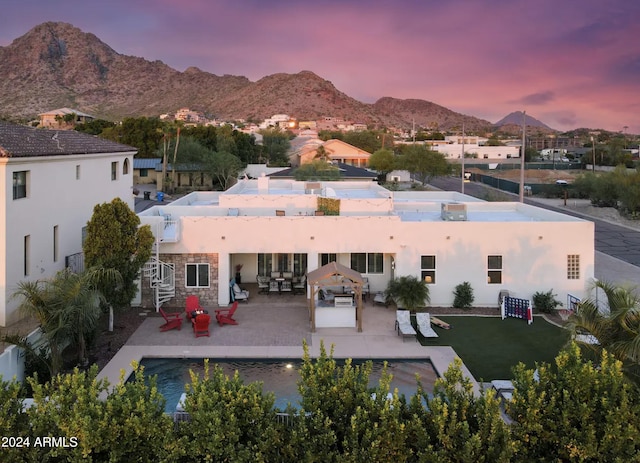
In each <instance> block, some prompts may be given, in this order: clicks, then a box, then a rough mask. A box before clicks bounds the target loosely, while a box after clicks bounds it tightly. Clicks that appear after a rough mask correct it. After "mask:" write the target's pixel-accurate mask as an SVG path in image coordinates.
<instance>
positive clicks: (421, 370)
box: [140, 358, 437, 413]
mask: <svg viewBox="0 0 640 463" xmlns="http://www.w3.org/2000/svg"><path fill="white" fill-rule="evenodd" d="M363 362H364V360H360V361H358V360H353V363H354V364H358V363H363ZM383 362H384V360H373V371H372V372H371V376H370V377H369V386H370V387H376V386H377V384H378V380H379V379H380V376H381V374H382V368H383ZM140 364H141V365H142V366H144V372H145V376H152V375H157V387H158V391H159V392H160V393H161V394H162V395H163V397H164V398H165V400H166V401H167V402H166V406H165V411H166V412H167V413H173V412H174V411H175V409H176V405H178V401H179V400H180V395H181V394H182V393H183V392H185V389H184V386H185V384H187V383H190V382H191V377H190V375H189V370H192V371H193V372H194V373H196V374H198V375H199V376H202V374H203V372H204V360H203V359H169V358H143V359H142V360H141V362H140ZM214 364H217V365H219V366H220V367H221V368H222V370H223V371H224V373H225V374H226V375H228V376H232V375H233V374H234V373H235V371H236V370H237V371H238V373H239V374H240V377H241V378H242V380H243V381H244V383H245V384H248V383H252V382H256V381H262V383H263V386H262V390H263V391H265V392H267V391H269V392H273V393H274V394H275V407H276V408H278V409H280V410H284V409H285V408H286V407H287V404H288V403H290V404H291V405H293V406H294V407H298V403H299V401H300V395H299V394H298V385H297V383H298V381H299V380H300V375H299V373H298V369H299V368H300V366H301V365H302V362H301V361H300V360H293V359H269V360H255V359H224V360H217V359H210V360H209V368H213V365H214ZM339 364H340V363H339ZM387 371H388V372H389V373H391V375H393V380H392V382H391V390H392V391H393V390H394V389H395V388H397V389H398V392H399V393H400V394H404V396H405V397H406V398H407V400H409V398H410V397H411V396H412V395H414V394H415V393H416V388H417V383H416V380H415V375H416V374H418V375H419V376H420V381H421V382H422V385H423V387H424V389H425V392H426V393H428V394H431V393H432V392H433V384H434V382H435V380H436V379H437V373H436V372H435V370H434V368H433V365H432V364H431V362H430V361H429V360H428V359H417V360H397V359H394V360H391V361H388V364H387Z"/></svg>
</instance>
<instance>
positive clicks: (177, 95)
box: [0, 22, 551, 132]
mask: <svg viewBox="0 0 640 463" xmlns="http://www.w3.org/2000/svg"><path fill="white" fill-rule="evenodd" d="M0 101H2V105H1V107H0V117H2V118H5V119H22V120H24V119H27V120H28V119H30V118H35V117H36V116H37V114H39V113H42V112H46V111H49V110H52V109H57V108H61V107H70V108H74V109H78V110H80V111H83V112H86V113H89V114H91V115H93V116H95V117H98V118H101V119H108V120H119V119H122V118H123V117H139V116H158V115H160V114H163V113H173V112H175V111H176V110H177V109H179V108H183V107H188V108H190V109H192V110H196V111H201V112H203V113H205V114H206V115H208V116H210V117H215V118H218V119H224V120H231V119H245V120H253V121H260V120H263V119H265V118H267V117H270V116H272V115H273V114H289V115H291V116H293V117H296V118H297V119H299V120H315V119H319V118H322V117H324V116H334V117H340V118H343V119H345V120H351V121H355V122H363V123H366V124H371V125H377V126H387V127H400V128H411V127H412V126H413V125H414V124H415V127H426V128H438V129H440V130H450V129H452V128H456V127H458V128H459V127H462V125H463V124H464V125H465V128H466V129H467V130H469V131H476V132H482V131H490V130H492V129H495V127H494V125H493V124H492V123H491V122H489V121H486V120H483V119H479V118H476V117H473V116H469V115H463V114H460V113H456V112H454V111H451V110H450V109H447V108H445V107H443V106H440V105H437V104H435V103H432V102H429V101H425V100H419V99H405V100H401V99H396V98H391V97H383V98H380V99H379V100H378V101H376V102H375V103H373V104H367V103H362V102H360V101H357V100H355V99H354V98H351V97H350V96H348V95H346V94H344V93H342V92H340V91H339V90H338V89H336V88H335V87H334V85H333V84H332V83H331V82H330V81H328V80H325V79H323V78H322V77H320V76H318V75H316V74H314V73H313V72H311V71H301V72H299V73H297V74H284V73H279V74H273V75H269V76H266V77H264V78H262V79H260V80H258V81H257V82H251V81H250V80H249V79H247V78H246V77H243V76H232V75H223V76H217V75H215V74H211V73H208V72H204V71H202V70H200V69H198V68H196V67H190V68H188V69H186V70H185V71H184V72H179V71H177V70H175V69H173V68H171V67H169V66H167V65H166V64H164V63H163V62H162V61H147V60H145V59H144V58H140V57H134V56H126V55H122V54H120V53H117V52H116V51H114V50H113V49H112V48H111V47H109V46H108V45H107V44H105V43H104V42H102V41H101V40H100V39H99V38H98V37H96V36H95V35H94V34H91V33H86V32H83V31H81V30H80V29H78V28H77V27H74V26H73V25H71V24H67V23H61V22H46V23H43V24H40V25H38V26H36V27H34V28H33V29H31V30H30V31H29V32H27V33H26V34H25V35H23V36H22V37H19V38H17V39H15V40H14V41H13V42H12V43H11V44H10V45H8V46H6V47H0ZM511 116H512V115H509V116H507V117H506V118H505V119H503V121H505V120H506V121H507V122H506V126H505V127H507V126H509V124H510V118H511ZM514 117H516V118H517V116H514ZM529 120H530V119H528V121H529ZM533 120H534V121H535V119H533ZM521 121H522V118H521V117H520V122H519V123H520V124H521ZM536 122H539V121H536ZM540 124H541V123H540ZM498 125H502V124H498ZM542 126H544V124H542ZM544 128H545V129H549V128H548V127H546V126H544ZM549 130H551V129H549Z"/></svg>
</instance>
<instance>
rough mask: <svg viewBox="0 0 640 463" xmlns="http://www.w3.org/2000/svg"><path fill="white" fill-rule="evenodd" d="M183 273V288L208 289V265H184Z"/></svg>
mask: <svg viewBox="0 0 640 463" xmlns="http://www.w3.org/2000/svg"><path fill="white" fill-rule="evenodd" d="M184 273H185V287H187V288H208V287H209V264H186V265H185V272H184Z"/></svg>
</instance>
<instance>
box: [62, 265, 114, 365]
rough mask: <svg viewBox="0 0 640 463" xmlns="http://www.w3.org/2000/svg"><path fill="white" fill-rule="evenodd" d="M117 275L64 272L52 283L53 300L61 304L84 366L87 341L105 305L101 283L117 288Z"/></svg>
mask: <svg viewBox="0 0 640 463" xmlns="http://www.w3.org/2000/svg"><path fill="white" fill-rule="evenodd" d="M119 279H120V274H119V272H118V271H117V270H114V269H105V268H102V267H93V268H90V269H88V270H85V271H84V272H82V273H73V272H71V271H69V270H63V271H62V272H59V273H58V275H56V278H55V279H54V280H53V281H52V282H51V284H52V287H53V288H54V289H55V294H56V298H57V299H59V300H60V301H61V303H62V304H63V310H62V313H63V316H64V319H65V325H66V326H67V327H68V329H69V331H70V335H71V338H72V339H71V340H72V342H74V344H75V345H76V347H77V355H78V363H79V364H80V365H83V366H84V365H86V364H87V363H88V358H87V337H88V336H89V335H90V334H92V333H93V332H94V331H95V329H96V327H97V326H98V320H99V319H100V315H101V310H100V308H101V307H102V305H103V304H106V303H107V301H106V299H105V297H104V295H103V294H102V293H101V292H100V290H99V289H98V288H99V285H100V284H101V283H102V282H106V283H109V282H111V283H112V284H118V281H119Z"/></svg>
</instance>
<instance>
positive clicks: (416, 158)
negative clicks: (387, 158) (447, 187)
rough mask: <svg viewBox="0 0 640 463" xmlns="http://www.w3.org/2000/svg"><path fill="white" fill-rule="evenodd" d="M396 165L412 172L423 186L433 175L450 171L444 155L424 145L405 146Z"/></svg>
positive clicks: (436, 175)
mask: <svg viewBox="0 0 640 463" xmlns="http://www.w3.org/2000/svg"><path fill="white" fill-rule="evenodd" d="M398 167H400V168H402V169H405V170H407V171H409V172H410V173H412V174H414V175H415V177H416V179H417V180H419V181H420V182H422V185H423V186H424V185H426V184H427V183H429V181H430V180H431V179H432V178H433V177H439V176H442V175H448V174H449V173H450V172H451V166H450V164H449V163H448V162H447V160H446V159H445V157H444V155H443V154H441V153H438V152H436V151H433V150H430V149H428V148H427V147H426V146H424V145H409V146H407V147H406V148H405V149H404V151H403V154H402V155H401V156H400V157H399V159H398Z"/></svg>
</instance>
